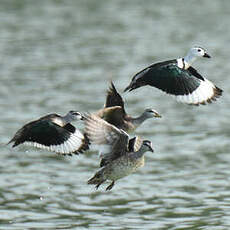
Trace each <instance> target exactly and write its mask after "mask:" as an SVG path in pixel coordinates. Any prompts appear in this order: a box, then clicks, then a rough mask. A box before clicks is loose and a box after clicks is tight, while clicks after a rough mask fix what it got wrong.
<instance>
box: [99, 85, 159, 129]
mask: <svg viewBox="0 0 230 230" xmlns="http://www.w3.org/2000/svg"><path fill="white" fill-rule="evenodd" d="M95 114H96V115H97V116H99V117H100V118H102V119H104V120H105V121H107V122H109V123H110V124H112V125H115V126H116V127H117V128H119V129H123V130H124V131H126V132H133V131H134V130H135V129H136V128H138V127H139V126H140V125H141V124H142V123H143V122H144V121H145V120H147V119H149V118H153V117H158V118H159V117H161V115H160V114H159V113H158V112H157V111H155V110H154V109H145V111H144V112H143V113H142V114H141V115H140V116H139V117H131V116H130V115H128V114H127V113H126V111H125V108H124V101H123V99H122V97H121V95H120V94H119V93H118V92H117V90H116V88H115V86H114V84H113V82H111V86H110V88H109V90H108V91H107V97H106V103H105V106H104V108H103V109H101V110H99V111H98V112H96V113H95Z"/></svg>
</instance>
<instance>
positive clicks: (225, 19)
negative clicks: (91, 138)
mask: <svg viewBox="0 0 230 230" xmlns="http://www.w3.org/2000/svg"><path fill="white" fill-rule="evenodd" d="M229 15H230V1H228V0H222V1H219V0H212V1H209V0H203V1H196V0H191V1H180V0H175V1H171V0H165V1H156V0H154V1H152V0H146V1H138V0H134V1H129V0H117V1H106V0H97V1H90V0H78V1H74V0H69V1H61V0H49V1H47V0H41V1H32V0H20V1H19V0H10V1H8V0H1V1H0V105H1V110H0V111H1V116H0V136H1V139H0V143H1V151H0V161H1V164H0V173H1V174H0V229H95V230H97V229H98V230H99V229H157V230H159V229H162V230H163V229H208V230H210V229H221V230H222V229H229V228H230V192H229V190H230V167H229V165H230V153H229V148H230V143H229V137H230V126H229V114H230V106H229V102H230V96H229V92H230V79H229V70H230V68H229V53H230V45H229V44H230V30H229V26H230V24H229V22H230V16H229ZM193 45H200V46H203V47H204V48H206V49H207V52H208V53H209V54H210V55H211V56H212V58H211V59H208V60H207V59H201V60H199V61H197V62H196V63H194V66H195V68H197V69H198V70H199V72H200V73H201V74H202V75H204V76H206V77H207V78H208V79H209V80H212V81H213V82H215V83H216V84H217V86H219V87H220V88H223V89H224V96H223V97H222V98H221V99H220V100H218V101H217V102H216V103H214V104H211V105H207V106H199V107H192V106H187V105H183V104H179V103H177V102H175V101H174V100H173V98H171V97H169V96H167V95H165V94H164V93H163V92H161V91H159V90H157V89H154V88H150V87H145V88H141V89H139V90H136V91H134V92H131V93H125V94H122V95H123V97H124V99H125V101H126V106H127V107H126V110H127V111H128V113H130V114H132V115H138V114H140V113H141V112H142V111H143V109H144V108H147V107H152V108H154V109H156V110H157V111H158V112H159V113H161V114H162V116H163V118H162V119H157V120H148V121H147V122H146V123H144V125H143V126H142V127H140V128H139V129H138V130H137V132H136V134H138V135H140V136H142V137H144V138H145V139H149V140H151V141H152V142H153V145H154V149H155V153H154V154H151V153H147V154H146V165H145V167H144V168H141V169H140V170H139V171H138V172H137V173H135V174H133V175H131V176H129V177H126V178H124V179H122V180H120V181H118V182H117V184H116V185H115V187H114V188H113V190H111V191H110V192H105V191H104V188H105V186H101V188H100V189H99V190H98V191H96V190H95V189H94V187H92V186H89V185H87V184H86V182H87V179H88V178H89V177H91V176H92V175H93V174H94V172H95V171H96V170H97V168H98V156H97V155H96V153H95V152H92V151H91V152H89V153H86V154H85V155H80V156H74V157H72V158H70V157H60V156H57V155H55V154H54V153H50V152H47V151H43V150H36V149H32V148H27V147H23V146H21V147H18V148H15V149H12V148H11V147H10V146H6V145H5V144H6V143H7V142H8V141H9V139H10V138H11V137H12V136H13V135H14V133H15V132H16V131H17V129H19V128H20V127H21V126H22V125H23V124H25V123H26V122H28V121H31V120H33V119H37V118H38V117H40V116H43V115H45V114H48V113H51V112H57V113H59V114H65V113H66V112H67V111H69V110H79V111H82V112H84V111H88V112H93V111H95V110H97V109H100V108H101V107H102V106H103V104H104V101H105V94H106V90H107V88H108V86H109V82H110V80H111V79H112V80H113V81H114V84H115V85H116V87H117V89H118V90H119V91H120V92H121V91H123V89H124V88H125V87H126V86H127V84H128V83H129V81H130V79H131V77H132V76H133V75H134V74H135V73H136V72H137V71H139V70H141V69H142V68H144V67H146V66H147V65H149V64H151V63H153V62H157V61H162V60H167V59H172V58H176V57H180V56H183V55H185V54H186V52H187V51H188V49H189V48H190V47H191V46H193ZM76 125H77V126H78V127H80V128H83V125H82V124H79V123H78V124H76Z"/></svg>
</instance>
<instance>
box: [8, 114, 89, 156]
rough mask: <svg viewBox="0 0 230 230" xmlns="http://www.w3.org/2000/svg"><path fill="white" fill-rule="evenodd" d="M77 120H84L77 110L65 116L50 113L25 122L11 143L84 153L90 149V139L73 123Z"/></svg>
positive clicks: (69, 153)
mask: <svg viewBox="0 0 230 230" xmlns="http://www.w3.org/2000/svg"><path fill="white" fill-rule="evenodd" d="M75 120H82V115H81V114H80V113H79V112H76V111H69V112H68V113H67V114H66V115H65V116H60V115H58V114H56V113H53V114H48V115H46V116H43V117H41V118H39V119H38V120H35V121H31V122H29V123H27V124H25V125H24V126H23V127H22V128H21V129H19V130H18V131H17V132H16V134H15V135H14V137H13V138H12V139H11V140H10V141H9V143H14V144H13V146H12V147H16V146H17V145H20V144H26V145H30V146H34V147H37V148H42V149H46V150H49V151H53V152H56V153H59V154H63V155H71V154H79V153H82V152H84V151H86V150H87V149H89V146H88V145H89V140H88V138H87V137H86V135H83V134H82V133H81V132H80V131H79V130H78V129H77V128H75V127H74V126H73V125H72V124H71V122H72V121H75ZM9 143H8V144H9Z"/></svg>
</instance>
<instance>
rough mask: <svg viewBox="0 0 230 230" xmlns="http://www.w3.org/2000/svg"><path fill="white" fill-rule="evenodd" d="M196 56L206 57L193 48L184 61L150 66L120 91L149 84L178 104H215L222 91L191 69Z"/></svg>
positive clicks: (176, 60) (202, 51)
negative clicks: (171, 96)
mask: <svg viewBox="0 0 230 230" xmlns="http://www.w3.org/2000/svg"><path fill="white" fill-rule="evenodd" d="M198 57H205V58H210V56H209V55H208V54H207V53H206V52H205V50H204V49H203V48H201V47H193V48H191V49H190V50H189V52H188V54H187V55H186V56H185V57H184V58H178V59H174V60H169V61H164V62H159V63H156V64H152V65H150V66H148V67H146V68H145V69H143V70H141V71H140V72H138V73H137V74H136V75H135V76H134V77H133V78H132V81H131V83H130V84H129V86H128V87H126V88H125V90H124V91H132V90H134V89H137V88H139V87H142V86H145V85H150V86H153V87H156V88H158V89H161V90H163V91H164V92H166V93H168V94H170V95H174V96H175V97H176V99H177V101H179V102H182V103H187V104H191V105H199V104H202V105H205V104H206V103H211V102H212V101H216V98H218V97H220V96H221V95H222V92H223V90H222V89H220V88H218V87H217V86H215V85H214V84H213V83H212V82H211V81H209V80H208V79H206V78H205V77H203V76H201V75H200V74H199V73H198V72H197V70H196V69H194V68H193V67H192V66H191V65H192V63H193V62H194V61H195V60H196V59H197V58H198Z"/></svg>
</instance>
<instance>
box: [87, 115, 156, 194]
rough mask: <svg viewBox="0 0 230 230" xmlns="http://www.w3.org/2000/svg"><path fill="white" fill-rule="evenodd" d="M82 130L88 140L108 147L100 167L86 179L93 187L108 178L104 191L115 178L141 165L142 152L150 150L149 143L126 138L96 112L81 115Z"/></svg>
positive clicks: (126, 135) (122, 132) (123, 175)
mask: <svg viewBox="0 0 230 230" xmlns="http://www.w3.org/2000/svg"><path fill="white" fill-rule="evenodd" d="M85 132H86V135H87V136H88V137H89V140H90V141H92V143H94V144H96V145H98V146H99V147H101V146H106V148H107V149H108V150H109V151H108V152H107V153H106V154H104V155H103V156H102V160H101V163H100V167H101V169H100V170H99V171H97V172H96V174H95V175H94V176H93V177H92V178H91V179H89V180H88V184H96V189H98V188H99V186H100V185H101V184H102V183H104V182H105V181H106V180H110V181H112V182H111V184H110V185H109V186H108V187H107V188H106V190H111V189H112V187H113V186H114V184H115V181H116V180H118V179H121V178H123V177H125V176H128V175H129V174H131V173H133V172H135V171H136V170H137V169H138V168H139V167H142V166H144V153H145V152H147V151H151V152H153V148H152V143H151V142H150V141H148V140H144V141H142V140H141V139H140V138H139V137H134V138H132V139H129V135H128V134H127V133H126V132H125V131H124V130H122V129H118V128H117V127H115V126H114V125H111V124H109V123H108V122H106V121H105V120H103V119H101V118H99V117H98V116H96V115H93V114H92V115H85Z"/></svg>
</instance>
